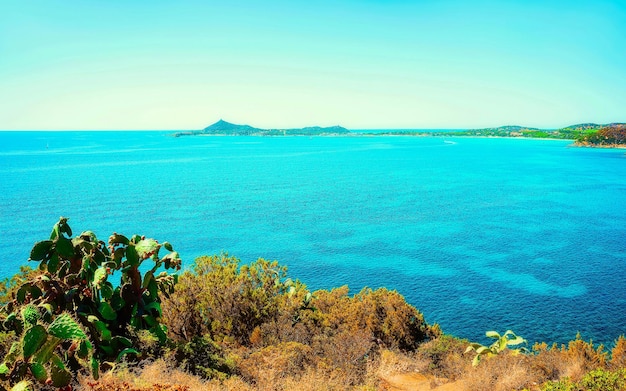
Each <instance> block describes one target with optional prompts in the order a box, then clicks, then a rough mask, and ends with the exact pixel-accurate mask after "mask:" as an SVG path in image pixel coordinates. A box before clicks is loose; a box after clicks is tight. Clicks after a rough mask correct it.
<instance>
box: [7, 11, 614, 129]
mask: <svg viewBox="0 0 626 391" xmlns="http://www.w3.org/2000/svg"><path fill="white" fill-rule="evenodd" d="M220 118H223V119H225V120H228V121H231V122H235V123H246V124H250V125H254V126H258V127H298V126H305V125H335V124H340V125H343V126H346V127H348V128H352V129H362V128H465V127H484V126H498V125H506V124H521V125H528V126H538V127H559V126H565V125H569V124H573V123H579V122H598V123H607V122H615V121H626V1H624V0H621V1H617V0H616V1H603V0H596V1H576V0H571V1H540V0H525V1H522V0H518V1H517V0H509V1H506V0H503V1H460V0H449V1H448V0H441V1H411V0H389V1H382V0H361V1H357V0H334V1H325V0H319V1H307V2H304V1H271V0H265V1H254V0H232V1H211V0H208V1H200V0H198V1H185V0H178V1H176V0H172V1H165V0H135V1H133V0H16V1H13V0H4V1H1V2H0V129H198V128H202V127H204V126H206V125H209V124H210V123H212V122H214V121H217V120H218V119H220Z"/></svg>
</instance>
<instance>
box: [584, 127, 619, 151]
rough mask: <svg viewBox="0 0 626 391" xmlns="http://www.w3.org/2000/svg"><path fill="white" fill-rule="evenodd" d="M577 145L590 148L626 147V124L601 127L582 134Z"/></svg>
mask: <svg viewBox="0 0 626 391" xmlns="http://www.w3.org/2000/svg"><path fill="white" fill-rule="evenodd" d="M576 145H580V146H589V147H596V146H599V147H626V124H624V123H613V124H608V125H600V127H599V129H595V128H594V130H593V131H591V132H586V133H584V134H581V135H580V136H579V137H577V138H576Z"/></svg>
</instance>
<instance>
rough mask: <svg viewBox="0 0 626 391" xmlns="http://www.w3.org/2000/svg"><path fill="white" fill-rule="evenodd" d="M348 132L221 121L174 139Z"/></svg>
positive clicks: (316, 127) (318, 127) (342, 133)
mask: <svg viewBox="0 0 626 391" xmlns="http://www.w3.org/2000/svg"><path fill="white" fill-rule="evenodd" d="M349 133H350V131H349V130H348V129H346V128H343V127H341V126H330V127H325V128H324V127H320V126H308V127H304V128H294V129H260V128H255V127H252V126H250V125H237V124H231V123H230V122H226V121H223V120H219V121H217V122H216V123H214V124H212V125H210V126H207V127H206V128H204V129H203V130H200V131H191V132H178V133H175V134H174V137H180V136H197V135H213V136H215V135H219V136H328V135H345V134H349Z"/></svg>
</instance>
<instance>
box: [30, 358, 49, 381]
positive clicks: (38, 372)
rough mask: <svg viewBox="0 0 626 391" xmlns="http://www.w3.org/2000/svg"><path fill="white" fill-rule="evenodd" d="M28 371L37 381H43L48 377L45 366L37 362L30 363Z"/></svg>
mask: <svg viewBox="0 0 626 391" xmlns="http://www.w3.org/2000/svg"><path fill="white" fill-rule="evenodd" d="M30 373H32V374H33V376H34V377H35V379H37V381H38V382H40V383H43V382H45V381H46V379H48V372H47V371H46V368H45V367H44V366H43V365H41V364H40V363H38V362H33V363H30Z"/></svg>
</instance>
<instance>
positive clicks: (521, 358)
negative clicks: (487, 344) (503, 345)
mask: <svg viewBox="0 0 626 391" xmlns="http://www.w3.org/2000/svg"><path fill="white" fill-rule="evenodd" d="M531 359H532V358H531V357H528V356H525V355H520V354H513V352H509V351H505V352H503V353H500V354H499V355H497V356H493V357H488V358H486V359H484V360H481V361H480V364H479V365H478V366H477V367H474V368H472V369H470V370H468V371H467V372H466V374H465V376H464V381H465V384H466V385H467V387H468V389H470V390H472V391H510V390H521V389H523V388H526V387H530V386H532V385H534V384H536V378H537V373H536V372H534V371H533V370H532V366H531V365H530V360H531Z"/></svg>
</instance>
